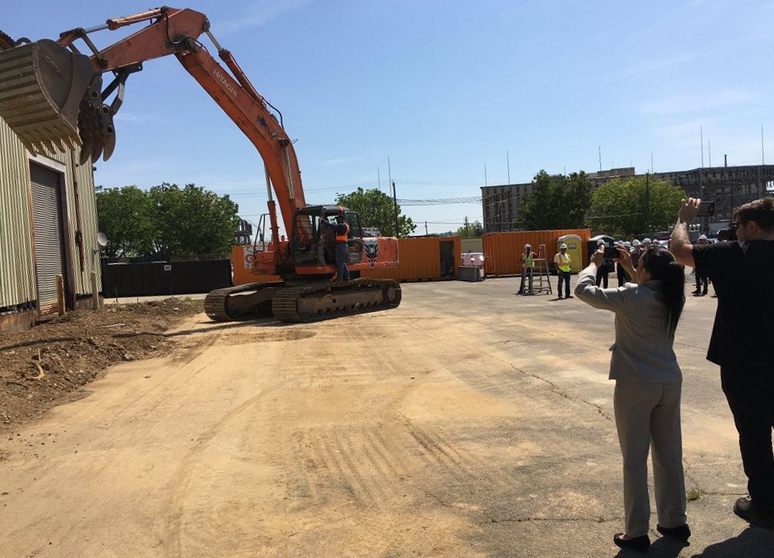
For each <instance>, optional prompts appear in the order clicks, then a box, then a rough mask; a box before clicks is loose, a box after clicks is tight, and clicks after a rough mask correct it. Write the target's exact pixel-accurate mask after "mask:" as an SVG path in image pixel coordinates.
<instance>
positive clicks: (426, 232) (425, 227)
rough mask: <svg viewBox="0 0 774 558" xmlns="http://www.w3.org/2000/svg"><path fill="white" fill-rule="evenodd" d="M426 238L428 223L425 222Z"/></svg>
mask: <svg viewBox="0 0 774 558" xmlns="http://www.w3.org/2000/svg"><path fill="white" fill-rule="evenodd" d="M425 236H427V221H425Z"/></svg>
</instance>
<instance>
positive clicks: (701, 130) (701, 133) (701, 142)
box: [699, 126, 704, 168]
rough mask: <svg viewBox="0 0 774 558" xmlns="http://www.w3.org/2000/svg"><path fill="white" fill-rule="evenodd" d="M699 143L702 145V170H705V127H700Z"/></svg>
mask: <svg viewBox="0 0 774 558" xmlns="http://www.w3.org/2000/svg"><path fill="white" fill-rule="evenodd" d="M699 143H700V144H701V168H704V126H699Z"/></svg>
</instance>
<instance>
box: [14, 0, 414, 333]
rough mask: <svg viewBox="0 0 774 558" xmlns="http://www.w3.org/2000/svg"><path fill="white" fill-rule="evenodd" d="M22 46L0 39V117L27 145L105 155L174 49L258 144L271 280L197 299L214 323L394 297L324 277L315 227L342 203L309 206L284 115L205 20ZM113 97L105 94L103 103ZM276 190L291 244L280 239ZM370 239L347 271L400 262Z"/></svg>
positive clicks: (163, 13) (85, 33)
mask: <svg viewBox="0 0 774 558" xmlns="http://www.w3.org/2000/svg"><path fill="white" fill-rule="evenodd" d="M141 22H147V25H146V26H145V27H143V28H142V29H140V30H139V31H137V32H136V33H134V34H132V35H130V36H128V37H126V38H124V39H122V40H120V41H117V42H116V43H114V44H112V45H111V46H109V47H107V48H104V49H98V48H97V47H96V45H95V44H94V43H93V42H92V41H91V37H90V34H92V33H94V32H96V31H101V30H105V29H109V30H115V29H119V28H121V27H125V26H128V25H134V24H138V23H141ZM202 34H206V35H207V36H208V37H209V39H210V40H211V41H212V44H213V45H214V46H215V48H216V49H217V51H218V56H219V57H220V59H221V61H222V62H223V63H224V64H225V65H226V68H227V69H226V68H224V67H223V66H222V65H221V64H219V63H218V62H217V61H216V60H215V59H214V58H213V57H212V56H211V55H210V53H209V52H208V50H207V48H206V47H205V46H204V45H203V44H202V43H201V42H200V41H199V37H200V36H201V35H202ZM76 41H82V42H84V43H85V44H86V45H87V46H88V48H89V50H90V51H91V52H90V54H89V55H88V56H87V55H85V54H82V53H81V52H80V51H79V50H78V48H77V46H76V44H75V43H76ZM19 43H20V41H16V42H15V43H14V44H13V45H11V44H10V38H5V37H4V36H0V117H2V118H3V119H4V120H5V121H6V123H7V124H8V125H9V126H10V127H11V129H12V130H14V132H15V133H16V135H17V136H18V137H19V138H20V139H21V141H22V142H23V143H24V144H25V145H26V146H27V148H28V149H30V150H31V151H33V152H43V151H45V150H46V149H67V148H74V147H77V146H78V145H80V146H81V162H82V163H85V162H86V161H88V160H89V159H91V160H92V161H93V160H96V159H97V158H99V156H100V155H103V158H104V159H105V160H107V159H108V158H109V157H110V155H111V154H112V153H113V149H114V147H115V128H114V126H113V117H114V116H115V114H116V113H117V112H118V110H119V109H120V107H121V104H122V102H123V95H124V88H125V84H126V81H127V79H128V78H129V76H130V75H131V74H132V73H134V72H137V71H139V70H141V69H142V64H143V63H144V62H146V61H148V60H152V59H155V58H160V57H162V56H167V55H174V56H175V57H177V59H178V60H179V61H180V63H181V64H182V65H183V67H184V68H185V69H186V70H187V71H188V73H189V74H191V75H192V76H193V78H194V79H195V80H196V81H197V82H198V83H199V85H201V86H202V87H203V88H204V90H205V91H206V92H207V93H208V94H209V95H210V97H212V99H213V100H214V101H215V102H216V103H217V104H218V106H219V107H220V108H221V109H223V111H224V112H225V113H226V114H227V115H228V116H229V118H231V120H232V121H233V122H234V123H235V124H236V125H237V126H238V127H239V129H240V130H242V132H243V133H244V134H245V135H246V136H247V138H248V139H249V140H250V141H251V142H252V143H253V145H254V146H255V147H256V149H257V150H258V152H259V153H260V155H261V158H262V159H263V162H264V167H265V169H266V187H267V193H268V197H269V201H268V208H269V219H270V224H271V231H272V249H271V250H267V251H263V252H260V253H259V252H256V253H255V254H254V260H253V266H252V270H253V272H254V273H256V274H270V275H271V277H272V278H271V280H267V279H264V280H262V281H259V282H258V283H254V284H249V285H240V286H236V287H227V288H223V289H216V290H214V291H212V292H210V293H209V294H208V295H207V298H206V299H205V304H204V306H205V310H206V312H207V314H208V315H209V316H210V317H211V318H212V319H213V320H217V321H224V320H232V319H241V318H242V317H244V316H255V315H258V314H260V313H261V312H266V311H267V310H269V311H270V313H271V314H272V315H273V316H274V317H276V318H278V319H280V320H282V321H289V322H294V321H304V320H307V319H317V318H319V317H322V316H332V315H339V314H347V313H352V312H361V311H364V310H370V309H379V308H394V307H395V306H398V305H399V304H400V300H401V291H400V286H399V285H398V283H397V282H396V281H394V280H392V279H369V278H357V279H353V280H350V281H339V282H336V283H331V282H330V281H329V280H328V279H329V277H330V275H332V270H333V265H332V264H330V263H329V262H326V261H325V260H324V258H321V256H320V252H321V251H320V250H319V249H320V248H322V245H321V244H320V242H321V241H320V239H318V238H316V235H317V232H318V231H316V230H315V223H316V222H317V220H318V219H320V218H326V216H328V215H329V214H334V213H335V214H337V215H338V214H344V213H343V212H344V209H343V208H328V207H325V206H313V207H308V206H306V201H305V199H304V191H303V188H302V185H301V173H300V171H299V168H298V161H297V159H296V154H295V150H294V149H293V143H292V142H291V141H290V138H288V136H287V134H286V132H285V129H284V127H283V123H282V115H281V113H279V111H278V110H277V109H276V108H274V107H272V106H271V104H269V103H268V101H266V99H264V98H263V97H262V96H261V95H260V94H259V93H258V92H257V91H256V90H255V88H254V87H253V85H252V84H251V83H250V81H249V80H248V79H247V77H246V76H245V74H244V72H243V71H242V69H241V68H240V67H239V65H238V64H237V62H236V60H234V57H233V56H232V55H231V53H230V52H229V51H228V50H225V49H223V48H221V46H220V45H219V44H218V42H217V41H216V40H215V37H213V35H212V33H211V32H210V23H209V21H208V20H207V18H206V16H204V15H203V14H201V13H199V12H196V11H193V10H189V9H177V8H169V7H161V8H156V9H153V10H148V11H146V12H142V13H139V14H135V15H132V16H128V17H122V18H116V19H109V20H107V21H106V22H105V24H104V25H100V26H97V27H94V28H91V29H83V28H78V29H73V30H70V31H67V32H65V33H62V34H61V35H60V37H59V40H58V41H56V42H54V41H50V40H42V41H36V42H34V43H31V42H24V44H19ZM110 74H112V80H111V82H110V83H109V84H108V85H107V86H105V87H103V84H102V79H103V76H106V75H107V76H108V77H110ZM114 93H115V95H114ZM108 99H112V100H111V101H110V103H109V104H108ZM270 108H271V109H273V112H272V110H270ZM275 113H276V116H275ZM274 195H276V199H277V203H279V206H280V211H281V215H282V219H283V222H284V225H285V230H286V231H287V232H288V234H289V235H290V239H291V241H290V242H287V241H284V240H281V239H280V235H279V230H278V223H277V212H276V206H275V201H274ZM368 240H369V242H368V243H367V244H366V242H365V241H364V240H362V239H356V240H353V241H352V242H351V243H350V245H349V251H348V254H349V253H350V252H352V254H349V255H348V258H349V260H350V261H349V265H350V271H355V272H359V271H360V270H365V269H370V268H373V267H375V266H385V267H394V265H396V264H397V259H396V256H397V239H394V238H379V239H368ZM289 244H290V245H293V246H292V247H289ZM296 245H297V246H298V250H296V249H295V246H296ZM315 246H316V248H317V250H315ZM350 256H352V257H350Z"/></svg>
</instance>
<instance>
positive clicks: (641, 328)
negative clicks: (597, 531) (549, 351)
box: [575, 248, 691, 551]
mask: <svg viewBox="0 0 774 558" xmlns="http://www.w3.org/2000/svg"><path fill="white" fill-rule="evenodd" d="M618 252H619V257H618V258H617V259H616V261H617V262H618V264H619V265H622V266H623V268H624V269H625V270H626V272H627V273H628V274H629V277H631V278H632V280H633V281H634V283H626V284H625V285H624V286H622V287H618V288H617V289H600V288H599V287H597V286H596V283H595V280H596V275H597V269H598V267H599V266H600V265H602V261H603V258H604V254H603V253H602V252H599V251H598V252H595V253H594V254H593V255H592V256H591V263H590V264H589V266H588V267H587V268H586V269H584V270H583V271H581V272H580V275H579V276H578V284H577V286H576V288H575V294H576V296H577V297H578V298H579V299H580V300H582V301H583V302H585V303H587V304H589V305H591V306H593V307H594V308H599V309H602V310H610V311H612V312H614V313H615V344H614V345H613V346H612V347H611V350H612V357H611V359H610V379H611V380H615V394H614V399H613V406H614V408H615V424H616V429H617V430H618V440H619V442H620V445H621V453H622V454H623V477H624V511H625V516H626V531H625V532H624V533H618V534H616V535H615V536H614V537H613V540H614V542H615V544H616V545H618V546H619V547H621V548H630V549H633V550H640V551H645V550H647V549H648V547H650V538H649V537H648V530H649V527H650V526H649V523H650V505H649V498H648V465H647V461H648V452H649V450H650V446H651V442H652V454H653V480H654V486H655V491H656V508H657V512H658V525H657V529H658V531H659V532H660V533H662V534H663V535H664V536H669V537H672V538H675V539H679V540H681V541H687V540H688V538H689V537H690V536H691V531H690V529H689V528H688V524H687V523H686V513H685V507H686V506H685V480H684V476H683V462H682V438H681V433H680V388H681V384H682V374H681V372H680V367H679V366H678V364H677V358H676V356H675V352H674V349H673V344H674V340H675V328H676V327H677V321H678V320H679V319H680V314H681V313H682V310H683V306H684V304H685V271H684V269H683V266H681V265H679V264H677V263H676V262H675V259H674V256H672V254H670V253H669V252H668V251H667V250H664V249H661V248H654V249H650V250H647V251H646V252H644V253H643V255H642V257H641V258H640V261H639V265H638V266H637V268H636V269H635V268H634V267H633V266H632V259H631V256H630V255H629V253H628V252H627V251H626V250H624V249H619V251H618Z"/></svg>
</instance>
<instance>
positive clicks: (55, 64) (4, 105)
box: [0, 39, 95, 153]
mask: <svg viewBox="0 0 774 558" xmlns="http://www.w3.org/2000/svg"><path fill="white" fill-rule="evenodd" d="M94 75H95V72H94V69H93V68H92V65H91V62H90V60H89V58H88V57H87V56H84V55H82V54H77V53H74V52H71V51H69V50H67V49H66V48H64V47H62V46H60V45H59V44H57V43H55V42H54V41H50V40H48V39H43V40H40V41H36V42H34V43H27V44H24V45H21V46H16V47H14V48H11V49H7V50H0V116H1V117H2V118H3V120H5V122H6V123H7V124H8V125H9V126H10V127H11V129H12V130H13V131H14V132H15V133H16V135H17V136H18V137H19V139H20V140H21V141H22V143H23V144H24V145H25V146H26V147H27V148H28V149H30V151H33V152H35V153H40V152H42V151H44V150H45V149H64V148H74V147H77V146H78V145H80V144H81V138H80V136H79V133H78V116H79V112H80V104H81V100H82V99H83V97H84V94H85V93H86V91H87V89H88V87H89V84H90V83H91V81H92V79H93V78H94Z"/></svg>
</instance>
